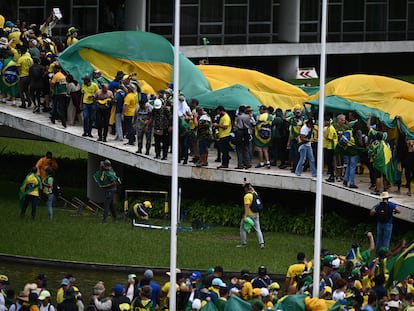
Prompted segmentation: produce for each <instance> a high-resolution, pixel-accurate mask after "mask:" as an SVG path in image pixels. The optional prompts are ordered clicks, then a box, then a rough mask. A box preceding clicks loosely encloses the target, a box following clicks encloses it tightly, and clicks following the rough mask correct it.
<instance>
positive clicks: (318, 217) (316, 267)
mask: <svg viewBox="0 0 414 311" xmlns="http://www.w3.org/2000/svg"><path fill="white" fill-rule="evenodd" d="M326 18H327V0H322V25H321V60H320V62H321V72H320V75H319V76H320V79H319V115H318V153H317V178H316V200H315V237H314V250H313V292H312V294H313V297H315V298H316V297H319V284H320V271H321V260H320V252H321V235H322V225H321V223H322V172H323V126H324V114H325V74H326V68H325V65H326Z"/></svg>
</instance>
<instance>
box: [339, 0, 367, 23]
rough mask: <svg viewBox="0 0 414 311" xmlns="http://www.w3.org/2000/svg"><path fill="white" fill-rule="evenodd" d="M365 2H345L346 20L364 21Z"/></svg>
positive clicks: (354, 0) (350, 0) (348, 0)
mask: <svg viewBox="0 0 414 311" xmlns="http://www.w3.org/2000/svg"><path fill="white" fill-rule="evenodd" d="M363 19H364V1H361V0H345V1H344V20H363Z"/></svg>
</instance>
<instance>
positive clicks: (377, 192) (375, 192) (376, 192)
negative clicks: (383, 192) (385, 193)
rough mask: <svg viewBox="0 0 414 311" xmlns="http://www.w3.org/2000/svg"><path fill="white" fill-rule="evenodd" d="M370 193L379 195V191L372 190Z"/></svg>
mask: <svg viewBox="0 0 414 311" xmlns="http://www.w3.org/2000/svg"><path fill="white" fill-rule="evenodd" d="M371 194H373V195H380V192H379V191H373V192H371Z"/></svg>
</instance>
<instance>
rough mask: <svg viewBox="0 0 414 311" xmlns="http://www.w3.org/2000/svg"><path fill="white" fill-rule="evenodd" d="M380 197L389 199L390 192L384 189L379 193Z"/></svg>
mask: <svg viewBox="0 0 414 311" xmlns="http://www.w3.org/2000/svg"><path fill="white" fill-rule="evenodd" d="M380 198H381V199H389V198H392V197H391V196H390V194H389V193H388V192H387V191H384V192H382V193H381V194H380Z"/></svg>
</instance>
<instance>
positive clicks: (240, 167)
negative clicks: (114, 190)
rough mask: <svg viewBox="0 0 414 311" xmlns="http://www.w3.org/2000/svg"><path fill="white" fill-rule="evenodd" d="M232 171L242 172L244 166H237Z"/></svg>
mask: <svg viewBox="0 0 414 311" xmlns="http://www.w3.org/2000/svg"><path fill="white" fill-rule="evenodd" d="M234 169H236V170H243V169H244V166H242V165H238V166H236V167H235V168H234Z"/></svg>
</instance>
